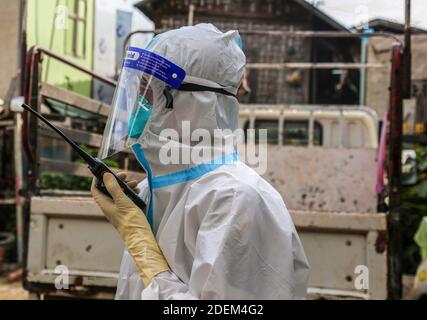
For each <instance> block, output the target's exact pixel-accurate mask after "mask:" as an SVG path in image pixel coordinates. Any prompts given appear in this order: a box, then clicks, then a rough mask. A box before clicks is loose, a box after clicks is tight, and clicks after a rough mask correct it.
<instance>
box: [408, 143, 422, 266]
mask: <svg viewBox="0 0 427 320" xmlns="http://www.w3.org/2000/svg"><path fill="white" fill-rule="evenodd" d="M415 151H416V154H417V170H418V183H417V184H416V185H414V186H410V187H406V188H404V189H403V193H402V202H403V208H404V209H405V213H404V216H403V219H402V235H403V270H404V272H405V273H411V274H414V273H415V272H416V268H417V266H418V264H419V263H420V262H421V257H420V254H419V248H418V246H417V244H416V243H415V242H414V234H415V233H416V231H417V229H418V226H419V224H420V222H421V220H422V218H423V217H424V216H427V147H425V146H423V147H418V148H416V150H415Z"/></svg>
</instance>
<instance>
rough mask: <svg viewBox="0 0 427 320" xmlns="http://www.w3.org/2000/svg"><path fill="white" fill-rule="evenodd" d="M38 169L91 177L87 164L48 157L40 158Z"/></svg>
mask: <svg viewBox="0 0 427 320" xmlns="http://www.w3.org/2000/svg"><path fill="white" fill-rule="evenodd" d="M40 171H50V172H58V173H64V174H70V175H73V176H78V177H93V175H92V173H91V172H90V171H89V169H88V167H87V165H84V164H78V163H71V162H64V161H57V160H50V159H40Z"/></svg>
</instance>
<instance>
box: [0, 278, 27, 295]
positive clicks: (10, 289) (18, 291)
mask: <svg viewBox="0 0 427 320" xmlns="http://www.w3.org/2000/svg"><path fill="white" fill-rule="evenodd" d="M0 300H28V292H27V291H25V290H24V288H22V285H21V281H17V282H14V283H7V281H6V280H5V279H4V278H1V277H0Z"/></svg>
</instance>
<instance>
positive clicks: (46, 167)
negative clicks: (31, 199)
mask: <svg viewBox="0 0 427 320" xmlns="http://www.w3.org/2000/svg"><path fill="white" fill-rule="evenodd" d="M40 171H50V172H58V173H64V174H70V175H73V176H78V177H93V175H92V173H91V172H90V171H89V169H88V167H87V165H85V164H79V163H72V162H65V161H57V160H51V159H43V158H42V159H40ZM113 171H123V169H114V170H113ZM126 172H127V174H128V175H129V177H131V178H132V180H133V179H135V180H142V179H144V178H145V173H143V172H135V171H126Z"/></svg>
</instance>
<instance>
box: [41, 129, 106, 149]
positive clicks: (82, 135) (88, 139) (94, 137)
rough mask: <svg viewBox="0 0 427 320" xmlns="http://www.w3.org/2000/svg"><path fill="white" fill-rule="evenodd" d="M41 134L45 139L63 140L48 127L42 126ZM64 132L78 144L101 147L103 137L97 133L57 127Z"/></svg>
mask: <svg viewBox="0 0 427 320" xmlns="http://www.w3.org/2000/svg"><path fill="white" fill-rule="evenodd" d="M40 126H41V130H40V133H41V135H42V136H44V137H48V138H53V139H62V138H61V137H59V136H58V134H57V133H56V132H54V131H52V129H50V128H48V127H47V126H46V125H44V124H41V125H40ZM57 127H58V128H59V129H60V130H61V131H62V132H64V133H65V134H66V135H67V136H68V137H69V138H71V140H73V141H74V142H76V143H78V144H79V143H82V144H85V145H88V146H91V147H97V148H99V147H101V143H102V135H101V134H97V133H92V132H88V131H81V130H75V129H70V128H65V127H62V126H57Z"/></svg>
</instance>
